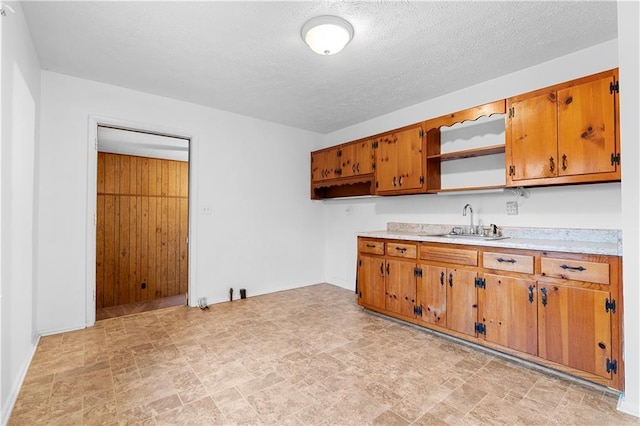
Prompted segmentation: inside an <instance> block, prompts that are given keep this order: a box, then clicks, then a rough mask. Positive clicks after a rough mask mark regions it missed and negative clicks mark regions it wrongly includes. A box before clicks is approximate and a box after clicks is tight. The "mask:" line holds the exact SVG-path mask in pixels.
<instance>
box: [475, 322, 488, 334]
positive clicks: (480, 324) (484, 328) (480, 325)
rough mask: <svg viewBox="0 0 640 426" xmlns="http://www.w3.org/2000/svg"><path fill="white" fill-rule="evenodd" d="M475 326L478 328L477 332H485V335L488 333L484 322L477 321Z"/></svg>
mask: <svg viewBox="0 0 640 426" xmlns="http://www.w3.org/2000/svg"><path fill="white" fill-rule="evenodd" d="M474 328H475V330H476V333H478V334H484V335H485V336H486V335H487V327H486V326H485V325H484V324H483V323H481V322H477V323H476V324H475V327H474Z"/></svg>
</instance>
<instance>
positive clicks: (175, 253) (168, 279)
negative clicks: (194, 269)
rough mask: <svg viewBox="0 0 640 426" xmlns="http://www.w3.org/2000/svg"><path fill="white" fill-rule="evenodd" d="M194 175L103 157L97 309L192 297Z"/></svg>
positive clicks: (181, 167) (178, 165) (168, 165)
mask: <svg viewBox="0 0 640 426" xmlns="http://www.w3.org/2000/svg"><path fill="white" fill-rule="evenodd" d="M188 170H189V166H188V163H183V162H177V161H170V160H159V159H152V158H143V157H133V156H127V155H119V154H108V153H98V210H97V227H96V237H97V241H96V306H97V307H108V306H114V305H119V304H126V303H133V302H136V301H141V300H149V299H154V298H158V297H166V296H173V295H177V294H184V293H186V292H187V289H188V244H187V240H186V239H187V236H188V213H189V203H188V179H189V176H188ZM142 283H145V284H146V288H145V289H142V288H141V287H142V286H141V284H142Z"/></svg>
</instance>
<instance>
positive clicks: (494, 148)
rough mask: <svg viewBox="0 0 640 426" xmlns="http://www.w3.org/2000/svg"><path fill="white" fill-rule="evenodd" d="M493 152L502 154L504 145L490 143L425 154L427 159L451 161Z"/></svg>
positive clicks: (492, 153)
mask: <svg viewBox="0 0 640 426" xmlns="http://www.w3.org/2000/svg"><path fill="white" fill-rule="evenodd" d="M494 154H504V145H491V146H484V147H480V148H472V149H465V150H462V151H454V152H446V153H444V154H435V155H429V156H427V160H432V159H439V160H440V161H451V160H461V159H463V158H473V157H482V156H485V155H494Z"/></svg>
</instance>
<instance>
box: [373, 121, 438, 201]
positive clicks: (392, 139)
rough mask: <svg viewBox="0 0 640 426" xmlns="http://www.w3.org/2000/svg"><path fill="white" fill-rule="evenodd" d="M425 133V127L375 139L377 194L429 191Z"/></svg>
mask: <svg viewBox="0 0 640 426" xmlns="http://www.w3.org/2000/svg"><path fill="white" fill-rule="evenodd" d="M425 140H426V138H425V134H424V130H423V129H422V124H416V125H413V126H407V127H403V128H402V129H398V130H395V131H392V132H389V133H385V134H382V135H380V136H379V137H377V138H376V139H375V142H374V145H373V146H374V148H375V157H376V167H377V169H376V194H381V195H392V194H411V193H416V192H424V190H425V188H426V181H425V172H426V161H425V156H424V154H423V153H424V151H425Z"/></svg>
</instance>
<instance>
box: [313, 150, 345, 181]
mask: <svg viewBox="0 0 640 426" xmlns="http://www.w3.org/2000/svg"><path fill="white" fill-rule="evenodd" d="M339 151H340V147H333V148H328V149H324V150H321V151H316V152H312V153H311V181H312V182H322V181H325V180H330V179H335V178H338V177H340V157H339V156H338V153H339Z"/></svg>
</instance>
